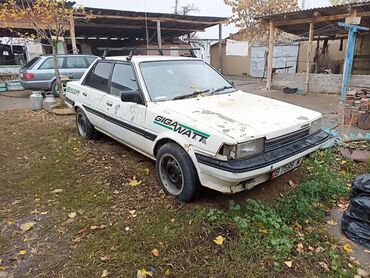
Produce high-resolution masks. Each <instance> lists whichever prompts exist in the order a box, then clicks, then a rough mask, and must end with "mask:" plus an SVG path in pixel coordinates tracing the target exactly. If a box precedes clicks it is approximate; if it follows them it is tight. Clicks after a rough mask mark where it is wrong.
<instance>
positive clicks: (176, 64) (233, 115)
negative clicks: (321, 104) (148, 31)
mask: <svg viewBox="0 0 370 278" xmlns="http://www.w3.org/2000/svg"><path fill="white" fill-rule="evenodd" d="M66 101H67V103H68V104H69V105H70V106H71V107H73V109H75V111H76V122H77V129H78V132H79V134H80V135H81V136H82V137H85V138H88V139H96V138H97V137H98V134H99V132H102V133H105V134H107V135H108V136H110V137H112V138H114V139H116V140H117V141H119V142H121V143H123V144H125V145H127V146H129V147H131V148H133V149H135V150H137V151H138V152H140V153H142V154H143V155H146V156H148V157H150V158H152V159H154V160H156V169H157V173H158V176H159V180H160V183H161V186H162V187H163V190H164V191H165V192H166V193H168V194H170V195H173V196H175V197H176V198H177V199H178V200H180V201H183V202H189V201H192V200H194V199H195V198H196V197H197V196H198V194H199V192H200V189H201V186H205V187H209V188H212V189H214V190H217V191H220V192H223V193H235V192H239V191H242V190H246V189H250V188H252V187H254V186H255V185H257V184H260V183H262V182H265V181H267V180H270V179H274V178H277V177H278V176H280V175H282V174H284V173H286V172H288V171H290V170H292V169H294V168H296V167H298V166H299V165H300V164H301V162H302V160H303V158H304V157H305V156H307V155H308V154H310V153H312V152H314V151H315V150H317V149H319V148H320V146H321V145H322V144H324V143H325V142H326V141H327V140H328V139H329V136H328V135H327V134H326V133H325V132H323V131H322V130H321V114H320V113H318V112H315V111H312V110H308V109H305V108H302V107H298V106H294V105H291V104H287V103H284V102H280V101H277V100H273V99H270V98H264V97H260V96H257V95H254V94H249V93H246V92H243V91H240V90H237V89H235V88H234V87H233V86H232V84H230V83H229V82H228V81H227V80H226V79H225V78H224V77H223V76H222V75H221V74H220V73H219V72H218V71H216V70H215V69H213V68H212V67H211V66H209V65H208V64H207V63H205V62H203V61H202V60H200V59H196V58H186V57H165V56H132V57H131V56H129V57H108V58H105V59H99V60H97V61H96V62H95V63H94V64H93V65H92V66H91V67H90V68H89V70H88V71H87V72H86V73H85V75H84V76H83V77H82V78H81V80H80V81H73V82H69V83H68V86H67V90H66Z"/></svg>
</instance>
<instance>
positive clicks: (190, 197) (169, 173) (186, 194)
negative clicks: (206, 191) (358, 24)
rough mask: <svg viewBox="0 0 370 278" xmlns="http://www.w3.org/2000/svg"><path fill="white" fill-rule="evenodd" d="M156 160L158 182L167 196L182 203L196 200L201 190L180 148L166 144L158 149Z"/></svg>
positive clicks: (188, 160)
mask: <svg viewBox="0 0 370 278" xmlns="http://www.w3.org/2000/svg"><path fill="white" fill-rule="evenodd" d="M156 159H157V161H156V170H157V174H158V177H159V181H160V183H161V186H162V188H163V190H164V191H165V192H166V193H167V194H169V195H172V196H174V197H175V198H176V199H177V200H179V201H181V202H184V203H188V202H191V201H194V200H195V199H197V198H198V196H199V193H200V188H201V186H200V182H199V178H198V173H197V170H196V169H195V166H194V164H193V161H192V160H191V158H190V157H189V155H188V154H187V153H186V151H185V150H184V149H183V148H182V147H180V146H179V145H177V144H175V143H167V144H165V145H163V146H162V147H161V148H160V149H159V151H158V154H157V158H156Z"/></svg>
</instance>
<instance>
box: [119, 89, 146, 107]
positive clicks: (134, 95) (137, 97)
mask: <svg viewBox="0 0 370 278" xmlns="http://www.w3.org/2000/svg"><path fill="white" fill-rule="evenodd" d="M121 101H122V102H133V103H137V104H142V105H144V100H143V97H142V95H141V92H140V91H137V90H132V91H124V92H122V93H121Z"/></svg>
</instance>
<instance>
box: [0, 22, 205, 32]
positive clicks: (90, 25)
mask: <svg viewBox="0 0 370 278" xmlns="http://www.w3.org/2000/svg"><path fill="white" fill-rule="evenodd" d="M0 24H1V23H0ZM76 27H77V28H91V29H94V28H107V29H141V30H142V29H143V28H145V26H144V27H143V26H142V25H131V24H130V25H128V24H104V23H76ZM148 29H151V30H157V26H148ZM161 30H168V31H180V32H189V31H190V32H198V31H199V32H202V31H204V29H198V30H191V29H179V28H174V27H163V26H161Z"/></svg>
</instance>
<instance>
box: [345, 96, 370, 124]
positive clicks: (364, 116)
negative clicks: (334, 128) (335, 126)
mask: <svg viewBox="0 0 370 278" xmlns="http://www.w3.org/2000/svg"><path fill="white" fill-rule="evenodd" d="M369 113H370V90H369V91H367V90H364V89H361V90H354V91H350V92H348V93H347V97H346V100H345V102H344V107H343V110H342V111H340V113H339V116H340V118H341V122H342V124H343V125H347V126H348V125H351V126H357V127H359V128H361V129H370V115H369Z"/></svg>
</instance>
